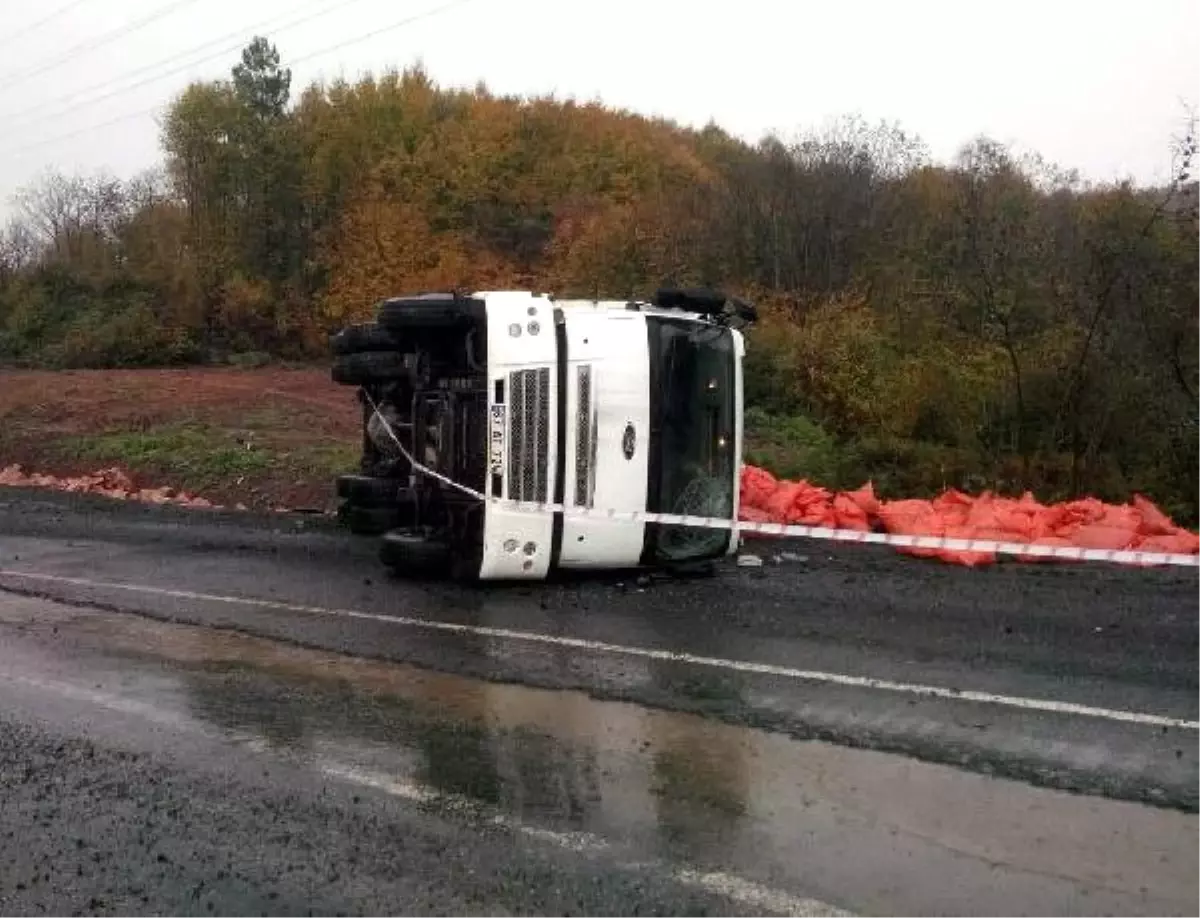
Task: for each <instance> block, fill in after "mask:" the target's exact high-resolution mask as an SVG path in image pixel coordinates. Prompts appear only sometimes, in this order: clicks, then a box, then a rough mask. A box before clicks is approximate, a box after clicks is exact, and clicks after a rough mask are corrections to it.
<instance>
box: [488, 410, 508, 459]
mask: <svg viewBox="0 0 1200 918" xmlns="http://www.w3.org/2000/svg"><path fill="white" fill-rule="evenodd" d="M507 420H508V410H507V407H506V406H505V405H492V422H491V433H490V437H489V440H490V443H491V448H490V450H489V456H488V458H489V460H490V465H491V469H492V473H493V474H499V473H501V472H502V471H503V470H504V436H505V432H506V431H507V430H508V424H507Z"/></svg>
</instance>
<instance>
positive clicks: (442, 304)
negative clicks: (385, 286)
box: [379, 293, 484, 331]
mask: <svg viewBox="0 0 1200 918" xmlns="http://www.w3.org/2000/svg"><path fill="white" fill-rule="evenodd" d="M483 315H484V312H483V303H482V302H481V301H479V300H471V299H464V298H461V297H457V296H455V295H454V294H453V293H425V294H421V295H420V296H402V297H396V298H395V299H391V300H384V301H383V303H382V304H381V305H380V307H379V324H380V325H381V326H382V327H384V328H386V329H388V330H390V331H398V330H401V329H409V328H458V327H463V326H469V325H471V324H473V323H474V322H475V321H476V319H478V318H482V317H483Z"/></svg>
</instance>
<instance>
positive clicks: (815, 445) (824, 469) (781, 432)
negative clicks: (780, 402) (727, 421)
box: [745, 407, 855, 487]
mask: <svg viewBox="0 0 1200 918" xmlns="http://www.w3.org/2000/svg"><path fill="white" fill-rule="evenodd" d="M745 425H746V444H745V454H746V461H747V462H750V463H752V464H754V465H760V466H762V467H763V468H765V469H768V470H770V471H771V472H772V473H773V474H774V475H777V476H779V477H781V478H790V479H795V478H805V479H808V480H809V481H812V482H815V483H817V484H821V485H825V486H832V487H838V486H841V485H842V484H843V483H844V482H843V479H844V478H845V474H846V472H847V471H848V470H849V469H850V468H851V467H852V466H853V465H854V464H855V462H854V457H853V455H852V454H851V453H850V452H849V451H847V450H845V449H843V448H842V447H840V446H839V445H838V443H837V440H835V439H834V437H833V436H832V435H831V434H830V433H829V432H828V431H826V430H825V429H824V428H823V427H822V426H821V425H820V424H818V423H817V422H816V421H813V420H812V419H810V418H807V417H804V416H803V415H776V414H770V413H768V412H766V411H764V410H763V409H761V408H758V407H753V408H747V409H746V413H745Z"/></svg>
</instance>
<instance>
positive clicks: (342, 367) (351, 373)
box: [330, 351, 412, 386]
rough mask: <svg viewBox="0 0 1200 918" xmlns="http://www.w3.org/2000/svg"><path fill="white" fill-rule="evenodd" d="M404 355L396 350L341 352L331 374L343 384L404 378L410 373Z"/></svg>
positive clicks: (354, 384)
mask: <svg viewBox="0 0 1200 918" xmlns="http://www.w3.org/2000/svg"><path fill="white" fill-rule="evenodd" d="M411 372H412V371H411V369H410V368H409V366H408V362H407V359H406V355H404V354H401V353H398V352H397V351H361V352H359V353H356V354H343V355H342V356H341V357H338V358H337V360H335V361H334V362H333V370H332V372H331V374H330V375H331V376H332V377H333V381H334V382H335V383H341V384H342V385H343V386H365V385H368V384H370V383H374V382H383V381H385V380H390V379H405V378H407V377H408V376H409V374H410V373H411Z"/></svg>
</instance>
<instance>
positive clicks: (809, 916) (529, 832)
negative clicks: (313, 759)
mask: <svg viewBox="0 0 1200 918" xmlns="http://www.w3.org/2000/svg"><path fill="white" fill-rule="evenodd" d="M318 768H319V769H320V770H321V772H322V773H323V774H325V775H327V776H328V777H331V778H336V779H338V780H341V781H347V782H349V783H352V784H357V785H359V786H360V787H370V788H374V789H375V790H381V791H383V792H384V793H386V794H391V795H392V796H395V797H399V798H401V799H403V800H409V801H412V802H414V803H436V804H437V805H438V806H439V807H440V808H442V809H451V810H461V811H464V812H466V813H469V814H478V813H480V812H481V807H480V806H479V805H478V804H476V803H475V802H474V801H471V800H470V799H468V798H466V797H459V796H457V795H454V794H440V793H436V792H434V791H431V790H429V789H427V788H424V787H421V786H420V785H417V784H413V783H411V782H409V781H405V780H403V779H399V778H395V777H393V776H391V775H387V774H383V773H380V772H374V771H366V770H364V769H361V768H357V767H354V766H349V765H344V764H342V763H340V762H334V761H327V762H322V763H319V764H318ZM485 818H486V821H487V822H490V823H491V824H492V825H495V826H499V827H501V828H504V829H507V830H509V831H512V832H516V833H518V834H520V835H524V836H525V837H526V838H531V839H534V840H535V841H539V842H543V843H546V844H551V845H554V846H556V847H559V848H563V849H565V850H567V851H571V852H573V853H576V854H600V853H602V852H605V851H610V850H611V849H612V846H611V845H610V844H609V843H608V842H607V841H606V840H604V839H603V838H600V837H599V836H597V835H593V834H592V833H590V832H561V831H558V830H555V829H545V828H541V827H539V826H531V825H528V824H526V823H523V822H521V821H520V820H517V819H514V818H512V817H509V816H505V815H503V814H496V815H493V816H491V817H490V818H487V817H485ZM620 866H621V867H623V868H625V869H629V870H650V871H653V872H656V873H659V874H665V875H666V876H667V877H669V878H670V879H671V880H673V881H675V882H676V883H678V884H679V885H680V886H686V887H689V888H692V889H698V890H701V891H703V892H707V893H710V894H713V895H718V896H723V897H725V898H727V899H729V900H731V901H733V902H737V903H739V904H741V905H745V906H749V907H751V908H754V909H758V910H759V911H760V912H770V913H773V914H779V915H795V916H804V918H817V916H822V918H825V916H851V915H853V914H854V913H853V912H848V911H845V910H843V909H840V908H837V907H835V906H833V905H830V904H829V903H827V902H822V901H820V900H819V899H809V898H805V897H801V896H793V895H792V894H791V893H788V892H785V891H783V890H780V889H772V888H771V887H769V886H763V885H761V884H759V883H755V882H754V881H752V880H747V879H746V878H745V877H740V876H737V875H736V874H731V873H725V872H724V871H719V870H717V871H701V870H696V869H694V868H691V867H680V866H675V865H669V864H663V863H658V862H649V863H635V862H622V863H621V865H620Z"/></svg>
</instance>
